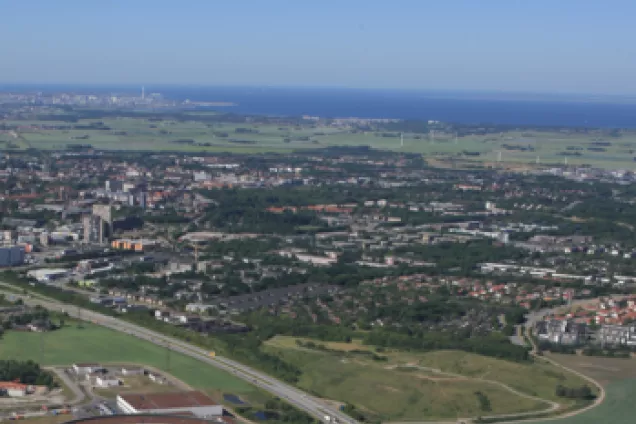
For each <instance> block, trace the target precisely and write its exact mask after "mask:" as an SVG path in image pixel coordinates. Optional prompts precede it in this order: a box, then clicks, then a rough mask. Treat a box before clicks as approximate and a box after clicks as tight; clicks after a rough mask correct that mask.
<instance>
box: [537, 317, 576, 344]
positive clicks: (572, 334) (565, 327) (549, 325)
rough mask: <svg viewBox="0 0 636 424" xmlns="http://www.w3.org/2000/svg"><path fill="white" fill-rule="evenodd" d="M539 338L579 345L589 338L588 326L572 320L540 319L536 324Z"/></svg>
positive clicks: (557, 342)
mask: <svg viewBox="0 0 636 424" xmlns="http://www.w3.org/2000/svg"><path fill="white" fill-rule="evenodd" d="M536 334H537V337H538V338H539V340H544V341H548V342H550V343H556V344H562V345H578V344H581V343H583V342H584V341H585V340H586V338H587V326H586V325H585V324H582V323H576V322H573V321H572V320H557V319H553V320H549V321H539V322H538V323H537V324H536Z"/></svg>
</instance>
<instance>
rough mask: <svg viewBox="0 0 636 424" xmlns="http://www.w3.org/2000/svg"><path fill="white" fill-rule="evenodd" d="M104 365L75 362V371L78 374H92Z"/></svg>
mask: <svg viewBox="0 0 636 424" xmlns="http://www.w3.org/2000/svg"><path fill="white" fill-rule="evenodd" d="M102 368H103V367H102V366H101V365H99V364H73V371H75V373H76V374H92V373H94V372H95V371H97V370H101V369H102Z"/></svg>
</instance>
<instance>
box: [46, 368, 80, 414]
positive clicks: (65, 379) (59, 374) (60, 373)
mask: <svg viewBox="0 0 636 424" xmlns="http://www.w3.org/2000/svg"><path fill="white" fill-rule="evenodd" d="M46 369H48V370H50V371H53V372H54V373H55V375H57V377H58V378H59V379H60V380H62V382H63V383H64V384H65V385H66V387H68V388H69V389H70V390H71V391H72V392H73V395H75V399H73V400H70V401H68V402H67V403H68V404H69V405H77V404H78V403H80V402H82V401H83V400H84V398H85V397H86V395H84V392H83V391H82V389H81V388H80V387H79V386H78V385H77V383H76V382H74V381H72V380H71V379H70V378H69V377H68V375H66V372H64V370H62V369H59V368H46Z"/></svg>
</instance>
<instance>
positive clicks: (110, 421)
mask: <svg viewBox="0 0 636 424" xmlns="http://www.w3.org/2000/svg"><path fill="white" fill-rule="evenodd" d="M102 405H103V404H99V406H100V410H102V407H101V406H102ZM72 422H73V423H75V424H84V423H85V424H139V423H144V424H213V423H217V424H234V423H235V422H236V420H235V419H234V418H233V417H215V418H213V419H202V418H195V417H191V416H190V417H186V416H175V415H153V414H144V415H134V416H133V415H102V416H97V417H89V418H83V419H75V420H73V421H72Z"/></svg>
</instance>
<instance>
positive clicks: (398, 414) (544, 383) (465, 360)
mask: <svg viewBox="0 0 636 424" xmlns="http://www.w3.org/2000/svg"><path fill="white" fill-rule="evenodd" d="M296 340H297V339H294V338H291V337H280V336H279V337H275V338H274V339H272V340H270V341H269V342H268V347H267V349H268V350H269V351H270V352H275V353H277V354H279V355H280V356H281V357H282V358H283V359H284V360H286V361H289V362H291V363H293V364H295V365H297V366H299V367H301V368H302V369H303V371H304V372H303V375H302V377H301V380H300V382H299V386H300V387H301V388H303V389H306V390H308V391H311V392H315V393H318V394H320V395H322V396H324V397H327V398H330V399H338V400H340V401H343V402H346V403H350V404H353V405H355V406H356V407H357V408H359V409H361V410H364V411H367V412H369V413H370V414H371V415H373V416H376V417H380V418H381V419H384V420H413V419H423V418H425V419H429V420H431V419H449V418H452V419H454V418H457V417H475V416H489V415H499V414H510V413H517V412H529V411H544V410H547V409H548V408H549V407H550V406H551V405H554V403H558V404H559V408H560V409H561V408H567V407H569V406H571V405H572V403H569V401H564V400H563V399H560V398H557V397H556V395H555V387H556V385H557V384H562V385H565V386H581V385H583V384H584V381H583V380H582V379H580V378H579V377H576V376H574V375H571V374H568V373H565V372H564V371H562V370H560V369H558V368H556V367H554V366H552V365H549V364H547V363H545V362H542V361H541V362H535V363H532V364H519V363H514V362H509V361H503V360H497V359H493V358H487V357H483V356H479V355H474V354H470V353H464V352H457V351H436V352H430V353H408V352H403V351H396V350H387V351H381V353H377V351H376V350H375V349H374V348H373V347H369V346H363V345H359V344H357V343H356V342H355V341H354V342H352V343H351V344H342V343H324V344H323V343H322V342H315V343H317V344H321V345H324V346H325V347H326V348H327V349H328V350H324V349H323V350H320V349H308V348H306V347H303V346H305V345H301V346H299V345H298V344H297V343H296ZM306 342H307V340H304V341H302V340H301V343H306ZM352 347H353V348H352ZM364 351H367V353H366V354H365V353H363V352H364ZM373 353H376V354H377V355H381V356H384V357H385V358H386V359H385V360H382V361H377V360H373V359H372V357H371V356H370V355H372V354H373ZM478 393H481V394H483V395H484V396H485V397H486V398H487V399H488V401H489V405H488V406H485V405H483V404H482V403H480V402H479V399H478V398H479V395H478ZM551 402H552V403H551Z"/></svg>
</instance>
